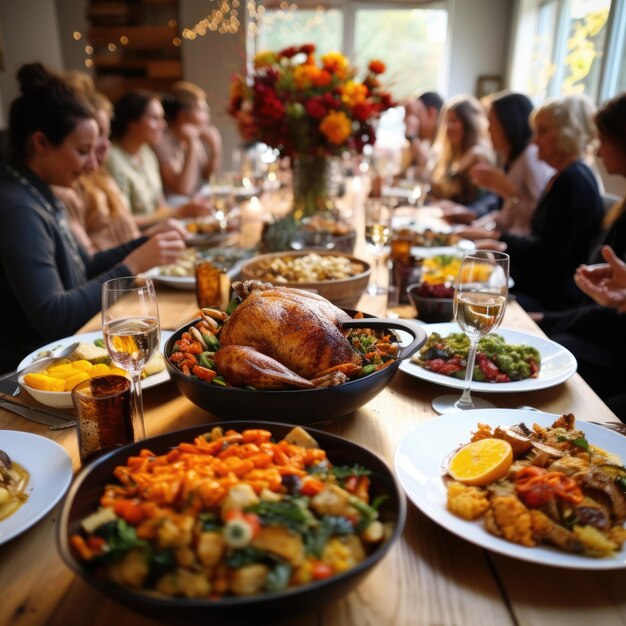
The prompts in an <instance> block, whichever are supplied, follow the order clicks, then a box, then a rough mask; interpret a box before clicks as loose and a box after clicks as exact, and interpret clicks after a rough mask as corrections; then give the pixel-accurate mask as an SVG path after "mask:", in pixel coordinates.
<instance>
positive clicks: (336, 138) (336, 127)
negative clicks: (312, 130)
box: [320, 111, 352, 146]
mask: <svg viewBox="0 0 626 626" xmlns="http://www.w3.org/2000/svg"><path fill="white" fill-rule="evenodd" d="M320 131H321V132H322V133H323V134H324V135H325V136H326V138H327V139H328V141H330V143H334V144H335V145H336V146H338V145H340V144H342V143H343V142H344V141H345V140H346V139H347V138H348V137H349V136H350V133H351V132H352V124H351V122H350V120H349V119H348V117H347V116H346V114H345V113H344V112H343V111H330V113H329V114H328V115H327V116H326V117H325V118H324V119H323V120H322V123H321V124H320Z"/></svg>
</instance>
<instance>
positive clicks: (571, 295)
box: [474, 96, 604, 311]
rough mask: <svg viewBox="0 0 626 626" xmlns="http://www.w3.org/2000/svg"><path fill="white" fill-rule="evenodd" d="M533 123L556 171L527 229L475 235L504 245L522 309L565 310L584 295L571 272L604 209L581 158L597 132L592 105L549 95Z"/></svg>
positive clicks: (544, 158)
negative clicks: (521, 232) (525, 232)
mask: <svg viewBox="0 0 626 626" xmlns="http://www.w3.org/2000/svg"><path fill="white" fill-rule="evenodd" d="M533 125H534V129H535V143H536V144H537V147H538V148H539V158H540V159H541V160H542V161H545V162H546V163H548V165H550V166H552V167H553V168H554V169H555V170H556V174H555V175H554V177H553V178H552V179H551V180H550V182H549V183H548V185H547V186H546V189H545V191H544V194H543V195H542V196H541V199H540V200H539V204H538V205H537V208H536V210H535V214H534V215H533V218H532V221H531V226H530V234H529V235H528V236H522V235H515V234H512V233H500V232H499V231H497V230H494V231H488V230H487V231H484V232H482V233H481V232H476V233H474V237H475V238H477V239H481V238H483V237H484V238H485V240H483V241H481V242H480V246H481V247H486V248H490V247H491V248H494V249H498V248H501V249H507V251H508V253H509V254H510V255H511V276H512V278H513V279H514V281H515V289H514V293H515V294H516V295H517V297H518V300H519V302H520V304H521V305H522V306H523V307H524V308H525V309H526V310H528V311H543V310H564V309H568V308H570V307H572V306H576V305H577V304H579V303H580V302H581V301H582V300H583V299H584V298H583V296H582V294H581V293H580V290H579V289H578V288H577V287H576V285H575V283H574V278H573V275H574V271H575V269H576V267H578V265H580V264H581V263H584V262H586V260H587V259H588V257H589V254H590V252H591V247H592V245H593V242H594V241H595V240H596V238H597V236H598V234H599V232H600V226H601V222H602V216H603V214H604V209H603V205H602V199H601V197H600V192H599V191H598V184H597V182H596V178H595V176H594V174H593V172H592V171H591V169H590V168H589V167H588V166H587V165H586V164H585V163H584V161H583V157H584V156H585V154H586V153H587V151H588V149H589V147H590V145H591V144H592V142H593V141H594V140H595V135H596V129H595V125H594V123H593V106H592V105H591V103H590V102H589V100H588V99H587V98H585V97H584V96H568V97H565V98H561V99H558V100H553V101H551V102H548V103H547V104H544V105H543V106H542V107H540V108H539V109H538V110H537V112H536V114H535V116H534V118H533ZM494 237H495V238H499V239H500V241H499V242H497V241H493V240H492V239H493V238H494Z"/></svg>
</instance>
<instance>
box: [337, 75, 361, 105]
mask: <svg viewBox="0 0 626 626" xmlns="http://www.w3.org/2000/svg"><path fill="white" fill-rule="evenodd" d="M365 98H367V87H366V86H365V85H362V84H361V83H356V82H354V81H353V80H349V81H348V82H347V83H346V84H345V85H344V86H343V87H342V88H341V101H342V102H343V103H344V104H347V105H348V106H349V107H350V108H351V109H352V108H354V106H355V105H357V104H360V103H362V102H365Z"/></svg>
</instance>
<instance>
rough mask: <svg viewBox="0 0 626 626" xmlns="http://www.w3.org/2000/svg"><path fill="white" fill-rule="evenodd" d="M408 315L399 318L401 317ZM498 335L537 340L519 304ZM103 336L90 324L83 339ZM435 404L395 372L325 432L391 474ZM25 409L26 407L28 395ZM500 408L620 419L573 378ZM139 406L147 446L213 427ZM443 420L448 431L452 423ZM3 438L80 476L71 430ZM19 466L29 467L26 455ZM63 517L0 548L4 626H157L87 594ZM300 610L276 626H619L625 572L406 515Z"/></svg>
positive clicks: (163, 391) (166, 303) (169, 317)
mask: <svg viewBox="0 0 626 626" xmlns="http://www.w3.org/2000/svg"><path fill="white" fill-rule="evenodd" d="M157 297H158V303H159V309H160V316H161V324H162V327H163V328H164V329H176V328H178V327H180V326H181V325H183V324H184V323H185V322H187V321H189V320H191V319H193V318H194V317H195V314H196V312H197V309H196V304H195V298H194V294H193V292H188V291H177V290H173V289H171V288H168V287H163V286H159V287H158V288H157ZM360 308H362V309H363V310H365V311H371V312H373V313H375V314H381V313H383V312H384V309H385V308H386V304H385V301H384V298H380V297H378V298H372V297H370V296H364V297H363V298H362V299H361V302H360ZM406 313H407V309H406V308H405V309H397V310H396V314H400V315H403V314H406ZM392 314H393V312H392ZM503 327H507V328H514V329H516V330H521V331H525V332H529V333H533V334H538V335H541V331H540V330H539V328H538V327H537V326H536V325H535V324H534V322H533V321H532V320H531V319H530V318H529V317H528V315H527V314H526V313H525V312H524V311H523V310H522V309H521V308H520V307H519V306H517V305H516V304H515V303H511V304H510V306H509V307H508V309H507V312H506V317H505V320H504V323H503ZM99 328H100V321H99V317H96V318H94V319H93V320H91V321H90V322H89V323H88V324H87V325H86V326H85V327H84V328H83V329H81V330H82V331H92V330H97V329H99ZM441 392H442V388H441V387H439V386H437V385H435V384H431V383H428V382H423V381H421V380H418V379H415V378H412V377H411V376H408V375H407V374H405V373H403V372H402V371H399V372H398V373H397V374H396V376H395V378H394V379H393V380H392V382H391V384H390V385H389V386H388V387H387V388H386V389H385V390H383V391H382V392H381V393H380V394H379V395H378V396H377V397H376V398H374V399H373V400H372V401H370V402H369V403H368V404H367V405H366V406H364V407H362V408H361V409H359V410H357V411H356V412H354V413H353V414H351V415H348V416H346V417H345V418H343V419H339V420H337V421H335V422H333V423H332V424H330V425H325V426H324V428H325V429H326V430H328V431H329V432H332V433H335V434H337V435H340V436H342V437H346V438H347V439H350V440H352V441H355V442H357V443H359V444H361V445H363V446H366V447H367V448H369V449H370V450H373V451H374V452H375V453H377V454H378V455H380V457H382V458H383V459H384V460H385V461H386V462H387V463H388V464H389V465H390V466H392V464H393V455H394V451H395V449H396V447H397V446H398V444H399V443H400V442H401V441H402V439H403V438H404V437H405V436H406V435H407V433H409V432H410V431H411V430H412V429H414V428H415V427H416V426H418V425H420V424H423V423H424V422H426V421H428V420H432V419H433V418H435V417H436V416H435V414H434V413H433V410H432V409H431V400H432V399H433V397H434V396H436V395H438V394H440V393H441ZM20 398H21V399H22V400H23V401H24V402H25V403H30V404H33V401H32V399H31V398H29V397H28V396H27V394H26V393H25V392H22V394H21V396H20ZM493 398H494V396H491V399H493ZM496 403H497V405H498V406H499V407H502V408H507V407H510V408H514V407H517V406H519V405H531V406H533V407H536V408H538V409H541V410H544V411H548V412H552V413H563V412H573V413H574V414H575V415H576V416H577V417H579V418H581V419H588V420H594V421H606V422H610V421H616V419H617V418H616V417H615V415H613V413H612V412H611V411H610V410H609V409H608V408H607V407H606V405H605V404H604V403H603V402H602V401H601V400H600V399H599V398H598V397H597V396H596V395H595V393H594V392H593V391H592V390H591V389H590V388H589V386H588V385H587V384H586V383H585V382H584V381H583V380H582V378H581V377H580V376H579V375H577V374H576V375H574V376H572V377H571V378H570V379H569V380H567V381H566V382H564V383H562V384H560V385H557V386H555V387H552V388H550V389H544V390H541V391H530V392H524V393H511V394H497V397H496ZM144 406H145V422H146V431H147V435H148V436H152V435H157V434H160V433H165V432H170V431H175V430H178V429H182V428H186V427H190V426H196V425H199V424H210V423H211V422H214V421H217V420H218V418H217V417H215V416H214V415H211V414H209V413H207V412H206V411H204V410H202V409H200V408H198V407H197V406H195V405H194V404H192V403H191V402H190V401H189V400H187V398H185V397H184V396H182V395H181V394H180V393H179V392H178V391H177V389H176V387H175V385H174V383H173V382H167V383H165V384H162V385H160V386H157V387H154V388H151V389H147V390H146V391H145V393H144ZM320 411H321V412H320V417H323V409H320ZM448 419H449V420H450V422H451V424H452V423H453V422H454V415H450V416H449V417H448ZM5 429H9V430H17V431H22V432H28V433H34V434H37V435H40V436H42V437H47V438H49V439H51V440H53V441H56V442H57V443H59V444H60V445H61V446H63V448H64V449H65V450H66V451H67V453H68V455H69V456H70V458H71V460H72V463H73V466H74V470H75V471H76V472H78V471H79V470H80V462H79V457H78V448H77V438H76V432H75V431H74V430H73V429H67V430H49V429H48V428H47V427H45V426H42V425H40V424H36V423H34V422H30V421H28V420H26V419H24V418H22V417H20V416H18V415H15V414H13V413H10V412H8V411H6V410H2V409H0V447H1V441H2V430H5ZM23 463H24V465H28V450H24V461H23ZM58 515H59V505H57V506H56V507H55V508H54V509H53V510H52V511H51V512H50V513H49V514H47V515H46V516H45V517H44V518H43V519H42V520H40V521H39V522H38V523H36V524H35V525H34V526H32V527H31V528H30V529H28V530H26V531H25V532H23V533H22V534H21V535H20V536H18V537H17V538H15V539H13V540H12V541H9V542H7V543H5V544H4V545H2V546H0V625H3V626H4V625H6V626H8V625H12V626H13V625H15V626H18V625H20V626H21V625H24V626H26V625H29V626H30V625H32V626H35V625H43V624H46V625H47V626H71V625H77V626H78V625H86V624H91V625H101V626H112V625H113V626H144V625H145V626H148V625H149V624H156V623H157V622H155V621H153V620H152V619H149V618H147V617H145V616H142V615H139V614H138V613H136V612H134V611H133V610H131V609H129V608H126V607H124V606H123V605H121V604H118V603H117V602H116V601H113V600H112V599H110V598H109V597H107V596H105V595H103V594H101V593H100V592H98V591H96V590H95V589H93V588H91V587H90V586H89V585H87V584H86V583H85V582H84V581H83V580H82V579H81V578H79V577H77V576H76V575H75V574H74V573H73V572H72V571H71V570H70V569H69V568H68V567H67V566H66V565H65V564H64V563H63V562H62V560H61V557H60V556H59V553H58V551H57V547H56V543H55V524H56V522H57V517H58ZM302 608H303V611H304V612H303V614H302V615H299V616H297V617H293V618H292V619H283V620H282V621H280V622H276V623H277V624H278V623H280V624H299V625H305V626H306V625H309V624H310V625H313V624H316V625H318V624H319V625H321V624H324V626H347V625H354V626H363V625H381V626H400V625H407V626H408V625H411V626H420V625H429V626H453V625H468V624H477V625H478V624H480V625H482V626H489V625H493V626H504V625H508V624H511V625H514V624H515V625H518V624H524V625H529V626H530V625H536V626H545V625H546V624H550V625H557V624H563V625H567V626H574V625H577V624H580V625H581V626H588V625H589V624H595V625H597V626H600V625H601V626H613V625H618V624H626V570H624V569H622V570H614V571H603V572H591V571H576V570H569V569H562V568H555V567H548V566H541V565H536V564H533V563H528V562H525V561H520V560H515V559H513V558H510V557H507V556H502V555H499V554H495V553H492V552H489V551H487V550H484V549H482V548H480V547H477V546H476V545H473V544H471V543H469V542H467V541H464V540H463V539H462V538H460V537H457V536H456V535H453V534H451V533H450V532H448V531H447V530H444V529H443V528H441V527H439V526H438V525H437V524H436V523H434V522H433V521H431V520H430V519H429V518H428V517H426V516H425V515H424V514H422V513H421V512H420V511H419V510H418V509H417V508H415V507H414V506H413V505H411V504H409V506H408V518H407V522H406V526H405V528H404V532H403V533H402V537H401V540H400V541H398V542H397V543H396V544H395V545H394V546H393V547H392V548H391V550H390V551H389V553H388V554H387V555H386V556H385V557H384V559H383V560H382V561H381V562H380V563H379V564H378V565H377V566H376V567H375V569H374V570H373V571H372V573H371V574H370V575H369V577H368V578H367V579H366V580H365V581H364V582H363V583H362V584H361V585H360V586H359V587H358V588H357V589H356V590H355V591H353V592H352V593H350V594H349V595H348V596H346V597H345V598H343V599H341V600H339V601H337V602H335V603H334V604H330V605H328V606H321V607H316V606H310V607H302ZM253 617H254V616H251V618H253ZM209 620H210V616H207V623H208V622H209Z"/></svg>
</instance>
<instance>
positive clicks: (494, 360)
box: [411, 333, 541, 383]
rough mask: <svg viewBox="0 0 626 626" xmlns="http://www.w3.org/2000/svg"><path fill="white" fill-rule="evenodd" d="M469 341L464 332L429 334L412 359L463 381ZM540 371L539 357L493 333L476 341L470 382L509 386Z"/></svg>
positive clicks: (532, 350) (528, 347) (434, 370)
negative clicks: (443, 335)
mask: <svg viewBox="0 0 626 626" xmlns="http://www.w3.org/2000/svg"><path fill="white" fill-rule="evenodd" d="M468 351H469V338H468V337H467V335H465V334H464V333H451V334H450V335H448V336H447V337H442V336H441V335H440V334H439V333H432V334H431V335H430V336H429V337H428V340H427V341H426V343H425V344H424V345H423V346H422V348H421V349H420V351H419V352H418V353H417V354H416V355H415V356H414V357H413V358H412V359H411V360H412V361H413V362H414V363H417V364H418V365H420V366H421V367H423V368H425V369H427V370H430V371H432V372H436V373H437V374H444V375H445V376H453V377H454V378H460V379H461V380H463V379H464V378H465V369H466V367H467V354H468ZM540 368H541V354H540V353H539V351H538V350H537V349H536V348H534V347H532V346H527V345H511V344H507V343H506V342H505V340H504V338H503V337H502V336H501V335H497V334H492V335H488V336H486V337H482V338H481V339H479V340H478V349H477V351H476V365H475V366H474V373H473V380H475V381H477V382H488V383H508V382H511V381H514V380H525V379H527V378H536V377H537V375H538V374H539V370H540Z"/></svg>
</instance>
